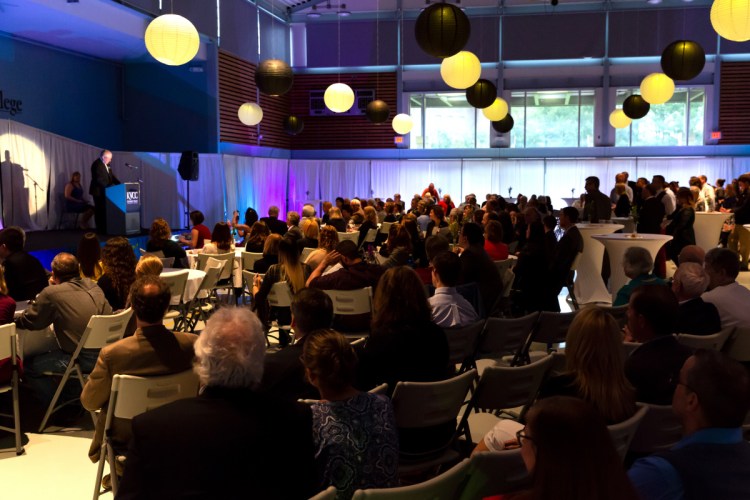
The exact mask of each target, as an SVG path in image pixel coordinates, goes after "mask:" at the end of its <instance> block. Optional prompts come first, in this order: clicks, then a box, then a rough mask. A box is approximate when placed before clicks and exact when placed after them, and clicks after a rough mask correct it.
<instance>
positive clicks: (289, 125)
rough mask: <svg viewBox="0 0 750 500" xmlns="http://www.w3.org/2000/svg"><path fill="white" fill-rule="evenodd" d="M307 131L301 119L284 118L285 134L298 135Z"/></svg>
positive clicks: (293, 117) (294, 117) (295, 117)
mask: <svg viewBox="0 0 750 500" xmlns="http://www.w3.org/2000/svg"><path fill="white" fill-rule="evenodd" d="M304 129H305V122H303V121H302V120H300V119H299V117H297V116H294V115H291V116H287V117H286V118H284V132H286V133H287V134H289V135H297V134H299V133H301V132H302V131H303V130H304Z"/></svg>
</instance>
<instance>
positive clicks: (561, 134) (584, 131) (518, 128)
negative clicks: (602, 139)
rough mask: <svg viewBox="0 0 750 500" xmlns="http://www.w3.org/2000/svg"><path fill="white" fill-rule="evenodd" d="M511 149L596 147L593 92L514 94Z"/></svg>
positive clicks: (566, 91) (512, 101) (545, 91)
mask: <svg viewBox="0 0 750 500" xmlns="http://www.w3.org/2000/svg"><path fill="white" fill-rule="evenodd" d="M510 108H511V115H512V116H513V121H514V125H513V130H512V131H511V133H510V147H512V148H565V147H590V146H593V145H594V91H593V90H542V91H534V92H513V93H511V99H510Z"/></svg>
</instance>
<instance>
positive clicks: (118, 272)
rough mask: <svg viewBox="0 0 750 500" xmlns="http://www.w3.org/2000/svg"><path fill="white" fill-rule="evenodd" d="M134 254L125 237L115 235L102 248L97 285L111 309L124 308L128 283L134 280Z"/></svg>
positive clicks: (128, 288) (130, 283)
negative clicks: (99, 276)
mask: <svg viewBox="0 0 750 500" xmlns="http://www.w3.org/2000/svg"><path fill="white" fill-rule="evenodd" d="M135 265H136V261H135V254H134V253H133V247H132V246H130V242H129V241H128V239H127V238H124V237H122V236H115V237H114V238H110V239H109V240H107V243H106V244H105V245H104V248H103V249H102V268H103V269H104V274H102V276H101V278H99V281H97V285H99V288H101V289H102V291H103V292H104V297H106V299H107V302H109V305H110V306H112V310H113V311H119V310H120V309H125V304H127V301H128V294H129V293H130V285H132V284H133V282H134V281H135Z"/></svg>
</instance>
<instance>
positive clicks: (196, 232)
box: [178, 210, 211, 249]
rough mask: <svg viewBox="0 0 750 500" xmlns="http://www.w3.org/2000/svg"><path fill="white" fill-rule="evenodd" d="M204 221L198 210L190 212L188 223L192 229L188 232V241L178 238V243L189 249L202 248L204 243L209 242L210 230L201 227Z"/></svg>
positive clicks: (204, 218)
mask: <svg viewBox="0 0 750 500" xmlns="http://www.w3.org/2000/svg"><path fill="white" fill-rule="evenodd" d="M204 220H206V217H205V216H204V215H203V212H201V211H200V210H193V211H192V212H190V222H191V223H192V224H193V229H191V230H190V239H187V238H185V236H180V237H179V239H178V241H179V242H180V243H182V244H183V245H187V246H189V247H190V248H198V249H200V248H203V245H204V244H205V242H206V241H210V240H211V230H210V229H208V227H206V226H205V225H203V221H204Z"/></svg>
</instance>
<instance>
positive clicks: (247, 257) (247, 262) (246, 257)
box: [242, 251, 304, 271]
mask: <svg viewBox="0 0 750 500" xmlns="http://www.w3.org/2000/svg"><path fill="white" fill-rule="evenodd" d="M303 255H304V251H303ZM262 258H263V254H262V253H260V252H259V253H255V252H242V269H243V270H245V271H252V270H253V268H254V267H255V263H256V262H257V261H259V260H260V259H262Z"/></svg>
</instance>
